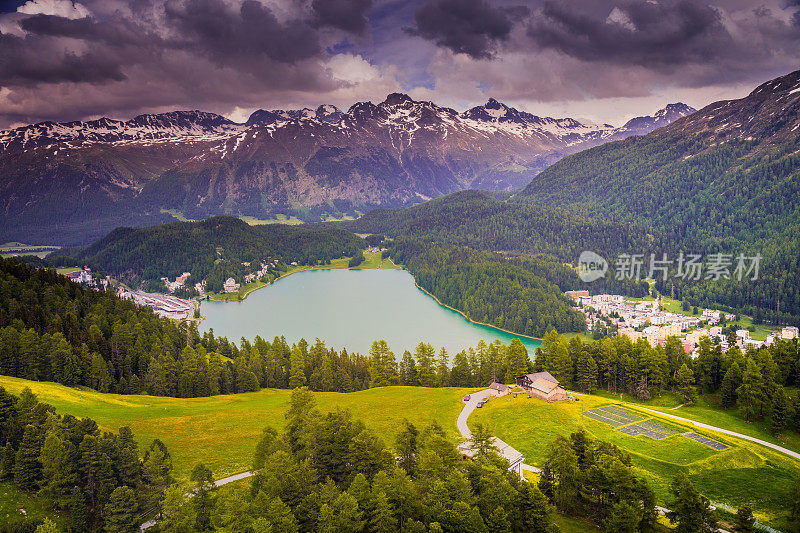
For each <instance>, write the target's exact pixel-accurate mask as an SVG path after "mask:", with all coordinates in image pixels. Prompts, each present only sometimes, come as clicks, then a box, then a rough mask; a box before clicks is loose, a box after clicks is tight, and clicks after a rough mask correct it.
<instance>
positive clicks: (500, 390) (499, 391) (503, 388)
mask: <svg viewBox="0 0 800 533" xmlns="http://www.w3.org/2000/svg"><path fill="white" fill-rule="evenodd" d="M509 392H511V388H510V387H509V386H508V385H503V384H502V383H497V382H496V381H495V382H493V383H492V384H491V385H489V394H490V395H491V396H495V397H497V398H499V397H500V396H505V395H506V394H508V393H509Z"/></svg>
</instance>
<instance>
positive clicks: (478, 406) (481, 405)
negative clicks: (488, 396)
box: [475, 402, 485, 409]
mask: <svg viewBox="0 0 800 533" xmlns="http://www.w3.org/2000/svg"><path fill="white" fill-rule="evenodd" d="M484 403H485V402H478V405H476V406H475V407H477V408H478V409H480V408H481V407H483V404H484Z"/></svg>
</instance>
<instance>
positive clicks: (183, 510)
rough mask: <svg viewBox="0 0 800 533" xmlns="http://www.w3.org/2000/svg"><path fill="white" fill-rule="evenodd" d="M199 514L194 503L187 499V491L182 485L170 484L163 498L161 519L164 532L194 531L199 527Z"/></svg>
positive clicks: (185, 532)
mask: <svg viewBox="0 0 800 533" xmlns="http://www.w3.org/2000/svg"><path fill="white" fill-rule="evenodd" d="M197 520H198V517H197V514H196V512H195V507H194V506H193V505H192V503H190V502H188V501H187V500H186V492H185V491H184V490H183V489H182V488H181V487H180V485H170V486H169V487H167V489H166V490H165V491H164V498H163V499H162V500H161V521H160V523H159V526H160V528H161V531H162V532H163V533H192V532H194V531H198V530H199V531H202V529H197V528H196V524H197Z"/></svg>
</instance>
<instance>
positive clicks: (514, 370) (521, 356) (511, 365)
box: [505, 338, 528, 383]
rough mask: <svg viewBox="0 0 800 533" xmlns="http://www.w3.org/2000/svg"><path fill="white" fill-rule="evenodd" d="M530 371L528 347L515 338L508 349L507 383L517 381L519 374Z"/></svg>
mask: <svg viewBox="0 0 800 533" xmlns="http://www.w3.org/2000/svg"><path fill="white" fill-rule="evenodd" d="M527 373H528V349H527V348H525V345H524V344H522V342H521V341H520V340H519V339H517V338H514V339H512V340H511V344H509V345H508V350H506V375H505V382H506V383H514V382H516V379H517V376H522V375H524V374H527Z"/></svg>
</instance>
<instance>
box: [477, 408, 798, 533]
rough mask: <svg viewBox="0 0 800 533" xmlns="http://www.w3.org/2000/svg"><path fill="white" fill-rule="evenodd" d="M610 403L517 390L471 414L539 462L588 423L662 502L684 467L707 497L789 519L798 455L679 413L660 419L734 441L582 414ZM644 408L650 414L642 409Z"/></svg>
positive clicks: (781, 521)
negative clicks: (659, 432)
mask: <svg viewBox="0 0 800 533" xmlns="http://www.w3.org/2000/svg"><path fill="white" fill-rule="evenodd" d="M609 403H610V400H609V399H607V398H603V397H598V396H581V397H580V401H578V402H559V403H555V404H547V403H545V402H541V401H539V400H534V399H528V398H527V397H524V396H522V395H520V397H518V398H504V399H499V400H495V401H492V402H489V404H488V405H486V406H485V407H484V408H483V409H481V410H479V411H476V414H474V415H473V417H474V420H475V421H480V422H483V423H485V424H487V425H488V426H489V427H490V428H491V430H492V431H493V432H494V434H496V435H497V436H498V437H500V438H501V439H503V440H504V441H506V442H508V443H509V444H511V445H512V446H514V447H515V448H517V449H518V450H519V451H521V452H522V453H524V454H525V455H526V459H525V462H526V463H527V464H532V465H539V466H540V465H542V464H543V462H544V460H545V457H546V453H547V445H548V444H549V443H550V442H552V441H553V440H554V439H555V438H556V437H557V436H559V435H568V434H569V433H572V432H574V431H576V430H578V429H580V428H581V427H583V428H584V429H586V431H587V432H588V433H589V434H590V435H592V436H593V437H594V438H598V439H602V440H605V441H608V442H612V443H614V444H616V445H617V446H619V447H620V448H621V449H623V450H625V451H626V452H628V453H630V454H631V457H632V460H633V465H634V467H635V469H636V470H637V472H638V473H639V474H640V475H642V476H643V477H644V478H646V479H647V480H648V482H649V483H650V485H651V486H652V487H653V490H654V491H655V492H656V495H657V497H658V498H659V501H660V502H661V503H662V504H668V502H669V500H670V496H669V483H670V481H671V480H672V478H673V477H674V476H675V475H676V474H677V473H678V472H681V471H683V472H686V473H687V474H688V475H689V477H690V478H691V479H692V482H693V483H694V484H695V486H696V487H697V488H698V490H699V491H700V492H701V493H703V494H704V495H705V496H706V497H708V498H709V499H711V500H714V501H718V502H722V503H727V504H729V505H733V506H736V507H738V506H741V505H750V506H752V507H753V509H755V510H756V511H757V512H756V514H757V515H758V516H759V518H760V519H761V520H764V521H767V522H769V523H771V524H773V525H775V526H778V527H781V526H784V527H785V526H786V523H785V519H786V516H787V511H786V510H787V509H788V508H789V505H790V501H791V489H792V486H793V484H794V483H795V481H797V480H798V479H800V469H798V464H797V462H796V461H794V460H792V459H791V458H788V457H786V456H784V455H782V454H779V453H777V452H773V451H771V450H769V449H767V448H764V447H762V446H758V445H756V444H751V443H748V442H746V441H742V440H740V439H734V438H730V437H726V436H724V435H718V434H714V433H713V432H707V431H702V430H698V429H697V428H695V427H693V426H681V425H679V424H677V423H676V422H674V421H666V420H665V421H663V422H662V421H661V420H658V423H659V424H661V425H665V426H670V427H673V428H675V429H678V430H679V431H680V432H682V433H683V432H688V431H693V432H695V433H700V434H703V435H705V436H708V437H709V438H711V439H713V440H716V441H718V442H722V443H724V444H726V445H728V446H730V448H729V449H727V450H724V451H717V450H714V449H712V448H710V447H707V446H705V445H703V444H700V443H698V442H695V441H693V440H691V439H688V438H685V437H683V436H681V435H674V436H671V437H668V438H666V439H664V440H660V441H656V440H653V439H650V438H649V437H645V436H638V437H632V436H629V435H626V434H624V433H621V432H618V431H616V430H615V429H614V428H612V427H611V426H609V425H606V424H603V423H601V422H598V421H596V420H592V419H590V418H587V417H585V416H582V414H581V413H582V412H583V411H586V410H589V409H592V408H595V407H599V406H603V405H607V404H609ZM631 409H635V407H631ZM681 411H682V410H678V411H671V412H673V413H676V414H679V415H686V418H693V416H691V414H690V413H688V412H681ZM640 414H641V416H643V417H650V416H651V415H649V414H646V413H644V412H640ZM472 420H473V419H472V418H471V419H470V421H472ZM720 425H724V426H725V427H726V429H734V430H735V429H738V428H736V427H730V428H728V426H726V425H725V424H723V423H722V422H720Z"/></svg>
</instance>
